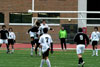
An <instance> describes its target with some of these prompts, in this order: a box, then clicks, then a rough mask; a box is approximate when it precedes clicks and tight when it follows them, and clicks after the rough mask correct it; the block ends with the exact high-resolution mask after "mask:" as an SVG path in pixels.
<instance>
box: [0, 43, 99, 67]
mask: <svg viewBox="0 0 100 67" xmlns="http://www.w3.org/2000/svg"><path fill="white" fill-rule="evenodd" d="M67 46H68V50H64V51H62V50H61V49H60V45H59V44H54V54H51V53H50V55H49V59H50V61H51V67H77V63H78V58H77V54H76V50H75V46H76V45H75V44H73V45H71V44H68V45H67ZM30 47H31V45H30V44H15V52H14V54H6V48H5V45H2V48H0V67H39V66H40V62H41V57H40V56H35V54H34V55H33V57H31V56H30ZM98 47H99V49H100V46H98ZM91 48H92V47H91V45H89V46H88V47H87V48H86V50H85V53H84V54H83V59H84V61H85V62H86V64H85V66H84V67H100V56H92V50H91ZM99 54H100V51H99ZM44 67H47V65H46V63H45V64H44Z"/></svg>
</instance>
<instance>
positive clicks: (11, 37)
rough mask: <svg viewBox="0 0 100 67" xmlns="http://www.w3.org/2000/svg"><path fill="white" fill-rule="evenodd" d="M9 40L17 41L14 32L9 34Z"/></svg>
mask: <svg viewBox="0 0 100 67" xmlns="http://www.w3.org/2000/svg"><path fill="white" fill-rule="evenodd" d="M8 39H14V40H15V39H16V36H15V33H14V32H9V36H8Z"/></svg>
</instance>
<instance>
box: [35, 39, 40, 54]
mask: <svg viewBox="0 0 100 67" xmlns="http://www.w3.org/2000/svg"><path fill="white" fill-rule="evenodd" d="M35 43H36V47H35V54H36V55H37V48H38V47H39V43H38V40H37V39H36V40H35Z"/></svg>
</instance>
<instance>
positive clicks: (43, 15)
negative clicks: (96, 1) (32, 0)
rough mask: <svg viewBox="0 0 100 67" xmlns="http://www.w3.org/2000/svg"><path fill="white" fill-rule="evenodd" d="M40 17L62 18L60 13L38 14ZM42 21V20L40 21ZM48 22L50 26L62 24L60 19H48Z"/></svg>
mask: <svg viewBox="0 0 100 67" xmlns="http://www.w3.org/2000/svg"><path fill="white" fill-rule="evenodd" d="M38 17H52V18H53V17H54V18H57V17H60V14H59V13H39V14H38ZM40 21H42V20H40ZM46 22H47V23H48V24H60V19H47V20H46Z"/></svg>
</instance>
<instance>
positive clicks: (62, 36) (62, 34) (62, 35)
mask: <svg viewBox="0 0 100 67" xmlns="http://www.w3.org/2000/svg"><path fill="white" fill-rule="evenodd" d="M59 38H60V41H61V47H62V50H63V44H64V46H65V49H66V38H67V32H66V30H65V29H64V27H61V30H60V31H59Z"/></svg>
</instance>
